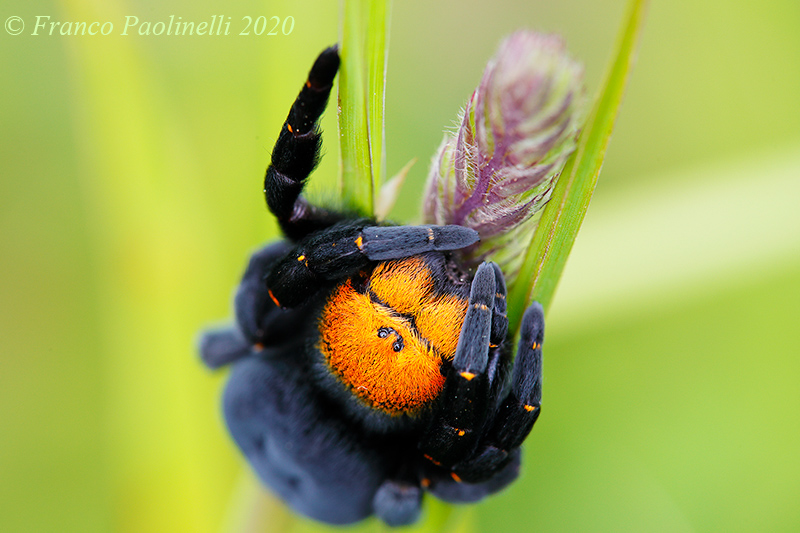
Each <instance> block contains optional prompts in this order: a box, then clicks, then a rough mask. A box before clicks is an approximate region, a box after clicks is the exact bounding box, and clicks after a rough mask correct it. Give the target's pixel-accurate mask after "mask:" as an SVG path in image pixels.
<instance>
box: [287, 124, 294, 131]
mask: <svg viewBox="0 0 800 533" xmlns="http://www.w3.org/2000/svg"><path fill="white" fill-rule="evenodd" d="M286 129H288V130H289V133H294V130H293V129H292V125H291V124H287V125H286Z"/></svg>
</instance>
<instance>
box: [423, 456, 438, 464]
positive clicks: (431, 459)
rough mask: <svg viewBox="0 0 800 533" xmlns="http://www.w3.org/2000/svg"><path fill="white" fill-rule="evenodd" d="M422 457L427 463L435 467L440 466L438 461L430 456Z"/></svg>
mask: <svg viewBox="0 0 800 533" xmlns="http://www.w3.org/2000/svg"><path fill="white" fill-rule="evenodd" d="M424 457H425V459H427V460H428V461H430V462H432V463H433V464H435V465H436V466H442V463H440V462H439V461H437V460H436V459H434V458H433V457H431V456H430V455H425V456H424Z"/></svg>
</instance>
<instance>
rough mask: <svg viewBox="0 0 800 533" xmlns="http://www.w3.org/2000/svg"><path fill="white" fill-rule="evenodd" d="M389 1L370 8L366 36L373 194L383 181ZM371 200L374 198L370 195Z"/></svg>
mask: <svg viewBox="0 0 800 533" xmlns="http://www.w3.org/2000/svg"><path fill="white" fill-rule="evenodd" d="M391 8H392V5H391V1H390V0H387V1H386V2H373V3H371V4H370V12H369V30H370V31H369V33H368V34H367V49H366V53H367V66H368V68H367V112H368V118H369V143H370V150H371V154H372V180H373V184H374V189H373V191H374V193H375V194H377V193H378V192H379V191H380V190H381V186H382V185H383V182H384V181H385V180H386V137H385V135H384V131H385V122H384V109H385V105H386V59H387V57H388V55H389V47H388V46H387V44H388V41H389V19H390V17H391ZM373 198H374V194H373Z"/></svg>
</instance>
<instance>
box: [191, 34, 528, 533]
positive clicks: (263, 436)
mask: <svg viewBox="0 0 800 533" xmlns="http://www.w3.org/2000/svg"><path fill="white" fill-rule="evenodd" d="M338 68H339V56H338V52H337V48H336V47H335V46H334V47H331V48H329V49H327V50H325V51H323V52H322V54H321V55H320V56H319V58H317V60H316V62H315V63H314V66H313V67H312V69H311V71H310V73H309V75H308V81H307V82H306V84H305V86H304V87H303V89H302V90H301V91H300V94H299V95H298V97H297V99H296V100H295V102H294V105H293V106H292V109H291V111H290V112H289V116H288V118H287V119H286V122H285V123H284V125H283V129H282V130H281V133H280V136H279V137H278V140H277V142H276V143H275V148H274V150H273V153H272V162H271V164H270V165H269V168H268V169H267V174H266V178H265V183H264V190H265V194H266V199H267V204H268V205H269V209H270V210H271V211H272V213H273V214H274V215H275V216H276V217H277V219H278V221H279V222H280V225H281V228H282V230H283V233H284V235H285V236H286V237H287V240H285V241H281V242H278V243H274V244H271V245H269V246H267V247H265V248H264V249H262V250H260V251H258V252H256V253H255V254H254V255H253V256H252V258H251V259H250V264H249V265H248V267H247V270H246V272H245V274H244V278H243V280H242V283H241V285H240V286H239V289H238V292H237V294H236V297H235V307H236V325H235V326H234V327H231V328H228V329H223V330H218V331H211V332H207V333H206V334H205V335H204V337H203V339H202V341H201V352H202V356H203V359H204V361H205V363H206V364H207V365H208V366H209V367H212V368H217V367H220V366H222V365H225V364H228V363H233V362H235V364H234V365H233V369H232V372H231V376H230V380H229V382H228V385H227V388H226V390H225V393H224V400H223V403H224V414H225V420H226V421H227V424H228V427H229V428H230V432H231V434H232V435H233V438H234V440H235V441H236V443H237V444H238V445H239V447H240V448H241V449H242V452H243V453H244V454H245V456H246V457H247V459H248V460H249V461H250V463H251V464H252V466H253V468H254V469H255V471H256V472H257V473H258V475H259V476H260V477H261V479H262V480H263V482H264V483H266V484H267V485H269V486H270V487H271V488H272V489H273V490H274V491H275V492H276V493H278V494H279V495H280V496H281V497H282V498H283V499H284V500H285V501H286V502H287V503H288V504H289V505H290V506H291V507H292V508H293V509H295V510H296V511H297V512H299V513H302V514H305V515H307V516H310V517H312V518H315V519H317V520H321V521H324V522H329V523H335V524H346V523H351V522H355V521H358V520H361V519H363V518H365V517H367V516H369V515H371V514H373V513H375V514H377V515H378V516H379V517H380V518H381V519H382V520H384V521H385V522H386V523H387V524H390V525H401V524H408V523H411V522H413V521H415V520H416V519H417V517H418V516H419V513H420V506H421V502H422V494H423V492H424V491H425V490H427V491H429V492H431V493H432V494H434V495H435V496H437V497H439V498H441V499H443V500H446V501H449V502H474V501H478V500H480V499H482V498H483V497H485V496H486V495H488V494H491V493H493V492H496V491H498V490H500V489H501V488H503V487H505V486H506V485H508V484H509V483H510V482H511V481H513V480H514V479H515V478H516V477H517V474H518V470H519V463H520V449H519V446H520V445H521V444H522V441H523V440H524V439H525V437H526V436H527V435H528V433H529V432H530V430H531V428H532V426H533V424H534V422H535V421H536V419H537V417H538V416H539V411H540V400H541V383H542V354H541V346H542V336H543V328H544V320H543V314H542V308H541V306H540V305H539V304H537V303H534V304H533V305H532V306H531V307H529V308H528V310H527V311H526V313H525V315H524V317H523V320H522V327H521V332H522V333H521V339H520V344H519V349H518V351H517V356H516V360H515V361H514V362H513V363H512V359H511V354H512V351H513V350H512V348H511V347H510V346H509V345H508V343H507V342H506V334H507V329H508V320H507V318H506V315H505V310H506V302H505V296H506V287H505V282H504V280H503V275H502V272H501V271H500V268H499V267H497V266H496V265H495V264H493V263H483V264H481V265H480V266H479V267H478V269H477V270H476V271H475V272H474V273H468V272H463V271H462V269H461V268H460V267H459V263H458V260H457V255H456V254H457V250H459V249H461V248H464V247H466V246H469V245H471V244H474V243H475V242H476V241H477V240H478V236H477V233H476V232H474V231H473V230H471V229H467V228H464V227H461V226H390V225H385V224H379V223H377V222H376V221H375V220H372V219H368V218H355V217H352V216H350V215H348V214H345V213H340V212H334V211H330V210H325V209H322V208H320V207H316V206H313V205H311V204H309V203H308V202H307V201H306V200H305V199H304V198H303V197H301V196H300V193H301V191H302V189H303V185H304V184H305V181H306V179H307V178H308V175H309V174H310V173H311V171H312V170H313V169H314V167H315V165H316V163H317V161H318V158H319V149H320V144H321V140H320V132H319V128H318V124H317V123H318V120H319V118H320V115H321V114H322V112H323V110H324V108H325V105H326V102H327V99H328V95H329V93H330V90H331V85H332V83H333V79H334V77H335V75H336V71H337V70H338Z"/></svg>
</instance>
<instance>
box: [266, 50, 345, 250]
mask: <svg viewBox="0 0 800 533" xmlns="http://www.w3.org/2000/svg"><path fill="white" fill-rule="evenodd" d="M338 69H339V53H338V50H337V47H336V46H335V45H334V46H332V47H330V48H328V49H326V50H324V51H323V52H322V53H321V54H320V55H319V57H318V58H317V60H316V61H315V62H314V65H313V66H312V67H311V71H310V72H309V73H308V80H307V81H306V83H305V85H304V86H303V88H302V89H301V90H300V94H298V95H297V99H296V100H295V101H294V104H293V105H292V108H291V110H290V111H289V116H288V117H286V122H285V123H284V124H283V128H281V132H280V135H279V136H278V140H277V141H276V142H275V147H274V148H273V150H272V161H271V163H270V165H269V167H267V174H266V176H265V178H264V194H265V196H266V200H267V205H268V206H269V209H270V211H272V213H273V214H274V215H275V217H276V218H277V219H278V222H279V223H280V225H281V229H282V230H283V232H284V233H285V234H286V236H287V237H289V238H290V239H292V240H299V239H301V238H302V237H304V236H306V235H308V234H309V233H311V232H314V231H318V230H320V229H324V228H326V227H328V226H330V225H331V224H333V223H335V222H337V221H339V220H341V219H342V218H343V215H340V214H338V213H335V212H331V211H327V210H325V209H322V208H319V207H315V206H312V205H311V204H309V203H308V202H307V201H306V200H305V199H303V198H302V197H300V193H301V191H302V190H303V186H304V185H305V180H306V178H308V175H309V174H311V172H312V171H313V170H314V168H315V167H316V165H317V163H318V162H319V151H320V146H321V144H322V140H321V137H320V130H319V124H318V123H319V118H320V116H321V115H322V112H323V111H324V110H325V106H326V104H327V102H328V96H329V95H330V92H331V88H332V87H333V79H334V77H335V76H336V71H337V70H338Z"/></svg>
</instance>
